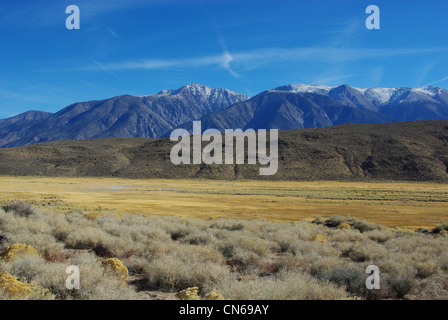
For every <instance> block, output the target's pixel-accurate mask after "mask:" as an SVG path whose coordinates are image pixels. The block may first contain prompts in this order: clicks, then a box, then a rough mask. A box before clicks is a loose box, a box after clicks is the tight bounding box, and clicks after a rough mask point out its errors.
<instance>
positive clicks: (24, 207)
mask: <svg viewBox="0 0 448 320" xmlns="http://www.w3.org/2000/svg"><path fill="white" fill-rule="evenodd" d="M3 210H5V212H10V211H12V212H13V213H14V214H16V215H18V216H20V217H29V216H31V215H34V214H36V209H35V208H34V207H33V206H32V205H30V204H29V203H27V202H24V201H13V202H10V203H8V204H6V205H4V206H3Z"/></svg>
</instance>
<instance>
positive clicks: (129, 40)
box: [0, 0, 448, 118]
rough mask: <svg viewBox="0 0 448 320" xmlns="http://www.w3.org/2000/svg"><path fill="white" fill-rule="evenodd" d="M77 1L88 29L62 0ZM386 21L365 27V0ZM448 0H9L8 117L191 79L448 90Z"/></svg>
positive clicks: (3, 71)
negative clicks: (70, 25)
mask: <svg viewBox="0 0 448 320" xmlns="http://www.w3.org/2000/svg"><path fill="white" fill-rule="evenodd" d="M71 4H74V5H77V6H78V7H79V9H80V12H81V28H80V30H68V29H66V27H65V20H66V18H67V17H68V15H67V14H66V13H65V8H66V7H67V6H68V5H71ZM371 4H374V5H377V6H378V7H379V8H380V10H381V29H380V30H368V29H367V28H366V27H365V20H366V18H367V16H368V15H367V14H366V13H365V10H366V7H367V6H368V5H371ZM447 14H448V2H447V1H446V0H432V1H409V0H408V1H404V0H394V1H390V0H389V1H385V0H369V1H364V0H338V1H335V0H320V1H316V0H302V1H300V0H275V1H274V0H256V1H255V0H211V1H201V0H194V1H190V0H126V1H122V0H90V1H86V0H70V1H65V0H57V1H49V0H45V1H42V0H32V1H31V0H22V1H11V0H2V1H1V3H0V75H1V76H0V118H5V117H9V116H13V115H16V114H19V113H21V112H24V111H27V110H43V111H48V112H55V111H57V110H59V109H61V108H63V107H65V106H67V105H69V104H71V103H74V102H78V101H86V100H96V99H103V98H109V97H113V96H117V95H121V94H131V95H146V94H152V93H157V92H159V91H160V90H162V89H166V88H178V87H180V86H183V85H186V84H188V83H190V82H197V83H201V84H205V85H208V86H211V87H218V88H228V89H231V90H234V91H237V92H242V93H245V94H248V95H251V96H252V95H255V94H257V93H259V92H260V91H263V90H266V89H270V88H275V87H278V86H281V85H285V84H290V83H309V84H324V85H340V84H344V83H345V84H349V85H352V86H357V87H373V86H382V87H395V86H408V87H417V86H424V85H434V86H440V87H443V88H448V59H447V58H448V42H447V41H446V37H447V34H448V19H447V18H446V17H447Z"/></svg>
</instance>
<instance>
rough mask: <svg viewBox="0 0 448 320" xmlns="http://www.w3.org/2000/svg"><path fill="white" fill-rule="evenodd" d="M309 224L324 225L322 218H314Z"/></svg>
mask: <svg viewBox="0 0 448 320" xmlns="http://www.w3.org/2000/svg"><path fill="white" fill-rule="evenodd" d="M311 223H314V224H317V225H321V224H324V223H325V219H323V218H316V219H314V220H313V221H311Z"/></svg>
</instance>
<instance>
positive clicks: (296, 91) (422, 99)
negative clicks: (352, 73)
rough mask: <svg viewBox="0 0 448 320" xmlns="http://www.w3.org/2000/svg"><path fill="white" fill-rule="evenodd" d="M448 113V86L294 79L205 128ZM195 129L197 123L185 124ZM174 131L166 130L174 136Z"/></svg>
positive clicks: (209, 118)
mask: <svg viewBox="0 0 448 320" xmlns="http://www.w3.org/2000/svg"><path fill="white" fill-rule="evenodd" d="M447 118H448V91H447V90H444V89H440V88H436V87H423V88H414V89H411V88H369V89H361V88H354V87H350V86H348V85H341V86H339V87H326V86H320V85H305V84H292V85H287V86H282V87H278V88H276V89H273V90H268V91H264V92H262V93H260V94H258V95H256V96H255V97H253V98H251V99H250V100H248V101H245V102H242V103H236V104H235V105H233V106H231V107H229V108H227V109H224V110H222V111H217V112H214V113H211V114H207V115H205V116H203V117H202V118H201V119H200V120H201V121H202V129H203V130H206V129H208V128H216V129H218V130H220V131H223V130H224V129H227V128H228V129H236V128H242V129H247V128H253V129H282V130H289V129H301V128H320V127H329V126H334V125H339V124H344V123H388V122H400V121H414V120H440V119H447ZM179 127H180V128H184V129H187V130H191V128H192V123H191V122H187V123H183V124H182V125H180V126H179ZM168 135H169V132H167V133H165V136H168Z"/></svg>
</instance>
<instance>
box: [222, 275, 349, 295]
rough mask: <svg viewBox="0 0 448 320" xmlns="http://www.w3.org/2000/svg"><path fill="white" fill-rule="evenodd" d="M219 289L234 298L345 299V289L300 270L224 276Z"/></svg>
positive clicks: (223, 293)
mask: <svg viewBox="0 0 448 320" xmlns="http://www.w3.org/2000/svg"><path fill="white" fill-rule="evenodd" d="M217 290H219V292H221V293H222V295H223V296H224V297H227V298H229V299H232V300H334V299H345V298H346V297H347V293H346V291H345V290H344V289H343V288H338V287H337V286H335V285H333V284H331V283H329V282H327V281H321V282H318V281H317V280H316V279H314V278H312V277H311V276H309V275H307V274H303V273H298V272H281V273H279V274H277V275H275V276H269V277H261V278H260V277H257V276H245V277H242V278H241V279H240V281H235V279H234V278H233V277H229V278H226V279H223V280H222V281H221V282H220V283H219V284H218V285H217Z"/></svg>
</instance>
